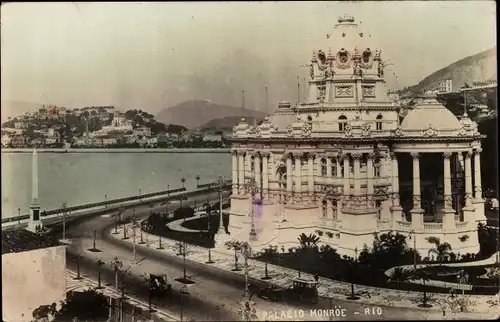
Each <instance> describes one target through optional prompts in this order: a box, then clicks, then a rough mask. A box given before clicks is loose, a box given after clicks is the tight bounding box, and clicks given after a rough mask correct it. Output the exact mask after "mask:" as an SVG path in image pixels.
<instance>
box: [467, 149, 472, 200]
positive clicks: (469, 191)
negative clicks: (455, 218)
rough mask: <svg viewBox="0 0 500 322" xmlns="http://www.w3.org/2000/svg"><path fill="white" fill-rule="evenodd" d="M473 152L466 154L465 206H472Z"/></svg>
mask: <svg viewBox="0 0 500 322" xmlns="http://www.w3.org/2000/svg"><path fill="white" fill-rule="evenodd" d="M471 157H472V152H471V151H468V152H467V153H465V204H466V206H470V205H471V204H472V173H471V172H472V167H471Z"/></svg>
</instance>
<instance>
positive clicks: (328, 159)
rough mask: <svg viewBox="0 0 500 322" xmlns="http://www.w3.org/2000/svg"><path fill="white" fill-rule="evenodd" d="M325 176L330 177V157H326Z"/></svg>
mask: <svg viewBox="0 0 500 322" xmlns="http://www.w3.org/2000/svg"><path fill="white" fill-rule="evenodd" d="M326 177H327V178H331V177H332V159H331V158H330V157H326Z"/></svg>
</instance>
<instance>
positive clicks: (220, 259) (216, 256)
mask: <svg viewBox="0 0 500 322" xmlns="http://www.w3.org/2000/svg"><path fill="white" fill-rule="evenodd" d="M126 228H127V235H128V236H132V228H131V226H130V224H128V225H127V226H126ZM119 230H120V231H121V232H122V233H121V234H120V233H119V234H117V235H114V234H111V235H110V236H113V237H115V238H120V237H121V236H122V235H123V229H122V228H120V229H119ZM146 235H147V237H146ZM136 236H137V237H136V242H137V244H136V247H146V245H145V244H142V245H140V244H138V242H139V231H138V230H137V231H136ZM221 237H222V236H221ZM143 238H144V240H146V239H147V240H148V241H149V245H150V248H152V249H155V250H156V247H157V246H158V236H155V235H151V234H147V233H145V232H143ZM216 239H217V236H216ZM223 239H227V238H226V237H223ZM125 242H127V243H133V240H132V238H130V239H127V240H125ZM175 243H176V241H174V240H169V239H166V238H162V246H163V247H164V248H165V249H162V250H156V251H158V252H165V253H168V254H170V255H175V250H174V246H175ZM190 249H191V250H192V253H191V254H190V255H189V256H188V260H190V261H192V262H196V263H199V264H202V265H208V264H206V263H205V262H206V261H207V260H208V250H207V249H205V248H201V247H197V246H194V245H191V247H190ZM211 255H212V260H213V261H214V262H215V263H214V264H211V266H212V267H213V268H215V269H220V270H223V271H227V272H228V273H232V274H239V275H241V276H244V274H245V271H244V269H242V270H241V271H238V272H233V271H231V269H232V268H234V253H232V251H228V252H223V251H221V250H216V249H213V250H212V251H211ZM238 262H239V265H240V267H242V268H243V263H244V260H243V259H239V261H238ZM248 264H249V268H248V271H249V276H250V277H252V278H255V279H260V278H261V277H262V276H264V275H265V273H264V272H265V268H264V266H265V264H264V263H263V262H259V261H256V260H249V261H248ZM268 272H269V275H270V276H271V277H272V279H271V280H269V281H267V282H269V283H272V284H274V285H278V286H281V287H288V286H290V285H291V279H292V278H294V277H298V275H297V271H295V270H292V269H288V268H284V267H280V266H276V265H271V264H268ZM301 277H302V278H309V279H313V275H311V274H307V273H301ZM318 292H319V295H320V296H322V297H326V298H332V299H336V300H342V301H345V299H346V297H347V296H349V295H350V294H351V284H350V283H345V282H340V281H335V280H330V279H325V278H321V279H320V283H319V287H318ZM355 292H356V293H358V294H357V295H358V296H359V297H360V298H361V299H360V300H359V301H356V302H357V303H360V302H361V303H363V304H368V305H376V306H384V307H393V308H404V309H411V310H416V311H418V310H421V311H422V313H424V312H429V313H431V312H432V311H434V312H442V311H443V308H448V310H449V308H450V304H449V303H448V298H449V296H448V294H437V293H432V294H431V293H429V302H430V303H432V304H433V307H432V308H425V309H424V308H419V307H418V306H417V305H418V304H419V303H420V301H421V296H422V293H421V292H412V291H399V290H393V289H380V288H376V287H370V286H363V285H355ZM465 312H466V317H467V318H469V319H470V316H472V315H473V316H476V317H477V318H479V317H480V316H481V317H482V318H493V317H496V316H498V314H499V313H498V312H499V306H498V297H497V296H486V295H485V296H482V295H470V296H466V308H465Z"/></svg>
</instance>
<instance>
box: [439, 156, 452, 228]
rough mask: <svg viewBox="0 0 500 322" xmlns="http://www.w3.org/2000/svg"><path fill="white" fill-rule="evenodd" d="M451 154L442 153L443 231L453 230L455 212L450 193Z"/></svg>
mask: <svg viewBox="0 0 500 322" xmlns="http://www.w3.org/2000/svg"><path fill="white" fill-rule="evenodd" d="M451 157H452V154H451V153H449V152H445V153H443V166H444V169H443V180H444V183H443V188H444V189H443V190H444V191H443V199H444V208H443V210H442V223H443V228H444V230H445V231H446V230H453V229H455V211H454V210H453V205H452V203H453V202H452V200H453V199H452V197H451V196H452V191H451V164H450V159H451Z"/></svg>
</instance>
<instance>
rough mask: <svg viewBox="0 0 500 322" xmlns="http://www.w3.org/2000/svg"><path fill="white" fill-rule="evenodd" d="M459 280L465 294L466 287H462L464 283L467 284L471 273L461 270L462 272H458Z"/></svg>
mask: <svg viewBox="0 0 500 322" xmlns="http://www.w3.org/2000/svg"><path fill="white" fill-rule="evenodd" d="M457 280H458V283H459V284H460V286H461V288H462V296H464V295H465V288H464V287H462V285H465V284H466V283H467V282H468V281H469V274H467V273H465V271H464V270H463V269H462V270H460V272H458V275H457Z"/></svg>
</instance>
